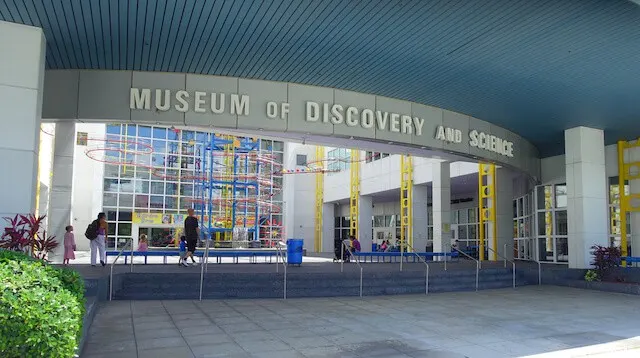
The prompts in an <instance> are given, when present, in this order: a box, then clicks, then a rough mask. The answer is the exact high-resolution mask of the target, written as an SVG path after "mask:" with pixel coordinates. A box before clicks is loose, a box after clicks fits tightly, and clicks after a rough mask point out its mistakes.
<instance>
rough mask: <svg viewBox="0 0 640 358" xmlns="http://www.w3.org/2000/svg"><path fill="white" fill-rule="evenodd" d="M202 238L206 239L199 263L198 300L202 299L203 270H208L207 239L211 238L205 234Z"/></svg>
mask: <svg viewBox="0 0 640 358" xmlns="http://www.w3.org/2000/svg"><path fill="white" fill-rule="evenodd" d="M204 239H205V240H206V242H205V246H204V257H203V258H202V261H201V263H200V301H202V290H203V287H204V272H205V270H206V271H208V264H209V241H211V239H210V238H208V237H206V236H205V237H204ZM185 259H186V258H185Z"/></svg>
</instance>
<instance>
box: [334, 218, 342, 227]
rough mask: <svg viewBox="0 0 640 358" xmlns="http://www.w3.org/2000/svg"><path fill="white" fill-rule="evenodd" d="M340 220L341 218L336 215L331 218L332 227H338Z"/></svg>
mask: <svg viewBox="0 0 640 358" xmlns="http://www.w3.org/2000/svg"><path fill="white" fill-rule="evenodd" d="M341 222H342V218H341V217H339V216H337V217H335V218H333V227H338V228H339V227H340V223H341Z"/></svg>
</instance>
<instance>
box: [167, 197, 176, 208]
mask: <svg viewBox="0 0 640 358" xmlns="http://www.w3.org/2000/svg"><path fill="white" fill-rule="evenodd" d="M177 200H178V198H176V197H174V196H167V197H165V199H164V204H165V206H164V207H165V209H177V208H178V201H177Z"/></svg>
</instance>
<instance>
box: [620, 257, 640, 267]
mask: <svg viewBox="0 0 640 358" xmlns="http://www.w3.org/2000/svg"><path fill="white" fill-rule="evenodd" d="M622 261H625V262H626V263H627V264H633V263H640V257H633V256H626V257H622ZM627 266H632V265H627Z"/></svg>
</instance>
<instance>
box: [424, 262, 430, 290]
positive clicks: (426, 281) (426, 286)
mask: <svg viewBox="0 0 640 358" xmlns="http://www.w3.org/2000/svg"><path fill="white" fill-rule="evenodd" d="M426 277H427V278H426V279H425V289H424V294H425V295H428V294H429V265H427V275H426Z"/></svg>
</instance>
